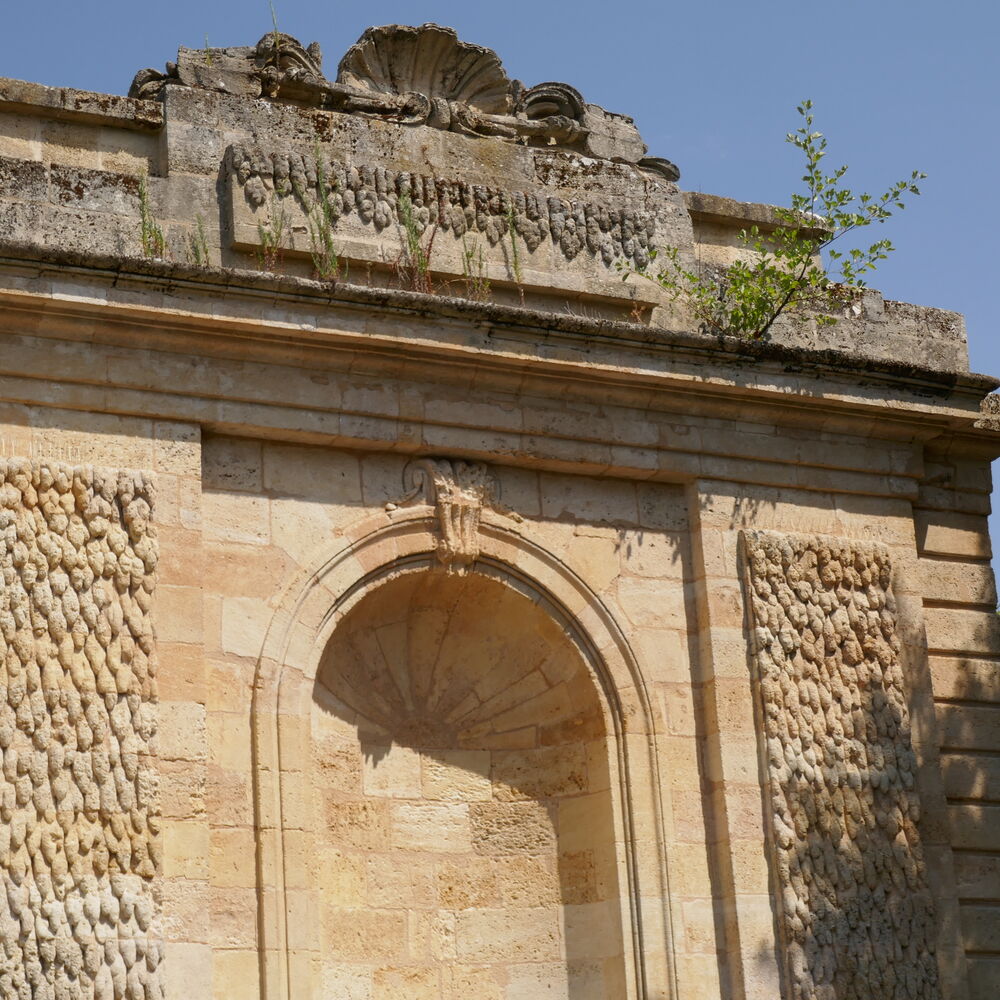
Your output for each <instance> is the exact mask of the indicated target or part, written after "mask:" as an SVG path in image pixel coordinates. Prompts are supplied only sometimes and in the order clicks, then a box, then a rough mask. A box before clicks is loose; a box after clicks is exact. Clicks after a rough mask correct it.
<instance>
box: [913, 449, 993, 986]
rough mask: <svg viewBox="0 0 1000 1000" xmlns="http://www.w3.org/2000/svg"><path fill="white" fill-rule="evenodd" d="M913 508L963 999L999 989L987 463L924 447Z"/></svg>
mask: <svg viewBox="0 0 1000 1000" xmlns="http://www.w3.org/2000/svg"><path fill="white" fill-rule="evenodd" d="M929 459H930V463H932V464H929V467H928V473H929V477H928V479H929V482H928V485H927V486H926V487H925V489H924V490H923V491H922V493H921V497H920V502H919V506H918V508H917V511H916V518H917V539H918V543H919V546H920V555H921V569H922V573H923V594H924V606H925V616H926V623H927V645H928V648H929V651H930V669H931V676H932V678H933V683H934V699H935V706H936V712H937V720H938V733H939V739H940V743H941V768H942V774H943V777H944V788H945V792H946V794H947V796H948V803H949V808H948V823H949V828H950V831H951V843H952V845H953V847H954V851H955V879H956V883H957V888H958V894H959V898H960V901H961V910H960V920H961V931H962V940H963V942H964V945H965V950H966V954H967V955H968V959H969V978H970V984H971V988H972V995H973V996H979V995H982V996H989V995H990V994H991V993H995V992H996V990H997V989H998V988H1000V956H998V951H1000V904H998V902H997V900H998V899H1000V882H998V877H1000V804H998V803H1000V785H998V770H997V756H996V751H997V739H996V736H997V723H998V721H1000V679H998V671H997V665H996V662H995V660H994V659H993V658H994V657H995V656H996V651H997V648H998V646H997V642H998V638H1000V634H998V625H997V621H998V619H997V616H996V614H995V611H996V585H995V582H994V579H993V570H992V568H991V566H990V555H991V547H990V540H989V533H988V529H987V523H986V514H987V513H988V512H989V490H990V487H991V482H990V476H989V470H988V468H987V467H986V466H984V465H983V464H982V462H980V461H976V460H975V458H974V457H972V456H962V455H961V454H958V455H956V454H942V453H941V452H939V451H936V450H935V451H933V452H932V453H931V454H930V456H929Z"/></svg>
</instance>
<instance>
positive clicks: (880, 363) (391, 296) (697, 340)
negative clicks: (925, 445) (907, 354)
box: [0, 243, 1000, 397]
mask: <svg viewBox="0 0 1000 1000" xmlns="http://www.w3.org/2000/svg"><path fill="white" fill-rule="evenodd" d="M25 264H34V265H36V266H38V268H39V275H41V274H44V273H45V272H46V271H47V270H66V269H72V270H81V271H86V272H90V273H94V272H97V273H100V272H104V273H105V274H107V275H114V280H115V282H116V283H117V282H118V281H119V280H120V279H121V278H123V277H131V278H134V279H136V280H139V281H148V280H152V281H167V282H170V283H177V284H190V285H192V286H200V287H203V288H205V289H206V291H207V290H214V291H216V292H218V291H219V290H223V291H232V292H250V293H253V292H267V293H268V294H271V295H278V296H281V297H283V298H291V299H306V300H313V301H315V300H326V301H329V302H331V303H334V302H336V303H342V304H344V305H350V304H355V305H363V306H370V307H375V308H377V309H381V310H386V311H396V312H403V313H411V314H414V315H423V316H428V315H431V316H442V317H448V318H452V319H462V320H467V321H469V322H470V323H476V324H487V325H489V324H495V325H497V326H505V327H511V328H520V329H522V330H539V329H542V330H544V331H545V332H546V333H561V334H566V335H568V336H571V337H572V336H574V335H575V336H577V337H584V338H600V339H602V340H612V341H617V342H619V343H623V344H624V343H629V342H631V343H632V344H634V345H637V346H640V345H641V346H643V347H646V348H654V349H655V348H658V347H659V348H664V349H670V350H672V351H678V352H681V353H683V354H684V355H685V356H687V357H688V358H689V359H690V358H691V357H697V356H702V357H704V358H705V360H706V361H712V360H715V361H723V360H725V361H726V362H728V363H735V364H740V363H754V362H762V363H765V364H768V363H769V364H771V365H780V366H782V367H783V368H784V370H785V371H786V372H796V371H801V372H803V373H807V372H811V373H817V374H820V373H823V372H829V373H831V374H837V375H840V376H843V375H845V374H847V375H849V376H862V377H863V378H864V380H865V381H867V382H870V381H872V379H873V378H874V379H877V380H879V381H883V382H885V383H910V384H915V385H918V386H919V389H918V391H919V392H921V393H923V394H928V393H930V394H932V395H941V396H943V395H947V394H949V393H950V392H952V391H953V390H956V389H957V390H962V391H964V392H966V393H969V394H972V395H976V396H981V397H986V396H987V395H988V394H989V393H990V392H992V391H993V390H995V389H998V388H1000V379H998V378H995V377H993V376H991V375H983V374H978V373H975V372H965V371H943V370H939V369H935V368H928V367H925V366H921V365H913V364H907V363H904V362H899V361H889V360H885V359H882V358H874V357H867V356H864V355H860V356H859V355H847V354H844V353H843V352H840V351H836V350H832V349H831V350H817V349H815V348H806V347H795V346H791V345H785V344H778V343H773V342H769V341H752V340H745V339H743V338H740V337H732V336H712V335H709V334H701V333H692V332H690V331H687V330H680V329H668V328H665V327H651V326H646V325H643V324H639V323H629V322H624V321H616V320H606V319H595V318H589V317H582V316H569V315H566V314H565V313H558V312H552V311H549V310H543V309H534V308H529V307H526V306H515V305H501V304H497V303H491V302H475V301H472V300H470V299H463V298H458V297H455V296H448V295H436V294H428V293H424V292H412V291H408V290H405V289H397V288H382V287H375V286H367V285H358V284H352V283H350V282H343V281H317V280H315V279H312V278H303V277H298V276H293V275H279V274H273V273H268V272H262V271H257V270H250V269H244V268H228V267H198V266H193V265H190V264H181V263H175V262H172V261H162V260H143V259H140V258H127V259H123V258H121V257H115V256H112V255H110V254H91V253H79V252H74V251H69V250H61V249H52V248H50V249H42V248H39V247H37V246H34V245H30V244H14V243H8V244H5V245H0V268H4V267H17V266H19V265H21V266H23V265H25ZM885 305H886V306H887V307H889V308H892V307H893V306H899V307H906V308H919V309H921V310H925V311H926V312H927V314H928V316H929V317H933V316H936V315H943V314H945V312H944V311H943V310H936V309H932V308H930V307H914V306H909V305H908V304H906V303H894V302H891V301H888V300H887V301H886V303H885Z"/></svg>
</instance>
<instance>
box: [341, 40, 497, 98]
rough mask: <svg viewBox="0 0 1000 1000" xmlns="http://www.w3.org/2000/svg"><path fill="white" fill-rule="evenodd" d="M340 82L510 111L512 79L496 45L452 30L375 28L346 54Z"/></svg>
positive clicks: (378, 90) (355, 86) (366, 88)
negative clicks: (477, 41)
mask: <svg viewBox="0 0 1000 1000" xmlns="http://www.w3.org/2000/svg"><path fill="white" fill-rule="evenodd" d="M337 83H341V84H344V85H346V86H348V87H352V88H354V89H356V90H371V91H375V92H377V93H380V94H407V93H416V94H423V95H424V96H425V97H428V98H430V100H431V101H434V100H445V101H457V102H458V103H459V104H464V105H466V106H467V107H470V108H472V109H473V110H474V111H479V112H481V113H483V114H488V115H506V114H509V113H510V111H511V109H512V108H513V105H514V95H513V92H514V88H515V86H516V84H515V83H514V82H512V81H511V80H510V79H509V77H508V76H507V74H506V73H505V72H504V68H503V66H502V65H501V63H500V59H499V57H498V56H497V54H496V53H495V52H493V51H492V50H491V49H487V48H484V47H483V46H481V45H472V44H471V43H469V42H463V41H460V40H459V38H458V35H457V34H456V33H455V32H454V31H453V30H452V29H451V28H443V27H441V25H438V24H422V25H421V26H420V27H419V28H409V27H404V26H402V25H395V24H391V25H383V26H382V27H379V28H369V29H368V30H367V31H366V32H365V33H364V34H363V35H362V36H361V37H360V38H359V39H358V40H357V41H356V42H355V43H354V44H353V45H352V46H351V47H350V48H349V49H348V50H347V52H346V53H345V54H344V58H343V59H341V60H340V67H339V68H338V71H337Z"/></svg>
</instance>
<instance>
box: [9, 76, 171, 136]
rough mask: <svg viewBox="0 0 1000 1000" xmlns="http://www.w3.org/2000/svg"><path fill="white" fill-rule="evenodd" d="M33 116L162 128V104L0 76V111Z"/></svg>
mask: <svg viewBox="0 0 1000 1000" xmlns="http://www.w3.org/2000/svg"><path fill="white" fill-rule="evenodd" d="M4 111H5V112H9V113H13V114H26V115H33V116H35V117H38V118H51V119H55V120H57V121H67V122H81V123H89V124H94V125H108V126H111V127H113V128H122V129H132V130H135V131H137V132H156V131H158V130H159V129H161V128H162V127H163V105H162V104H161V103H160V102H159V101H140V100H135V99H134V98H131V97H119V96H117V95H115V94H101V93H97V92H96V91H92V90H74V89H73V88H72V87H47V86H45V85H44V84H42V83H29V82H28V81H26V80H13V79H11V78H9V77H0V112H4Z"/></svg>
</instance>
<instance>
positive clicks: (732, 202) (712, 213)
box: [684, 191, 829, 237]
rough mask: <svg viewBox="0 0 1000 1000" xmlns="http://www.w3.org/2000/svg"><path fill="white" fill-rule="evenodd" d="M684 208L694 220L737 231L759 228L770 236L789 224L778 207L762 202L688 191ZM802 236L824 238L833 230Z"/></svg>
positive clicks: (819, 228)
mask: <svg viewBox="0 0 1000 1000" xmlns="http://www.w3.org/2000/svg"><path fill="white" fill-rule="evenodd" d="M684 204H685V205H686V206H687V210H688V212H690V214H691V218H692V219H696V220H698V221H703V222H715V223H722V224H723V225H726V226H729V227H733V228H740V229H743V228H745V227H748V226H757V227H758V228H759V229H761V230H763V231H765V232H766V231H768V230H771V229H776V228H777V227H778V226H783V225H785V224H786V223H785V220H784V219H782V218H781V217H780V216H779V215H778V209H777V208H776V206H774V205H765V204H763V203H761V202H755V201H737V200H736V199H735V198H726V197H723V196H722V195H718V194H703V193H702V192H700V191H685V192H684ZM800 232H801V233H802V234H803V236H810V237H820V236H823V235H824V234H825V233H827V232H829V230H828V229H825V228H824V227H823V226H815V227H814V228H810V229H806V228H803V229H801V230H800Z"/></svg>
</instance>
